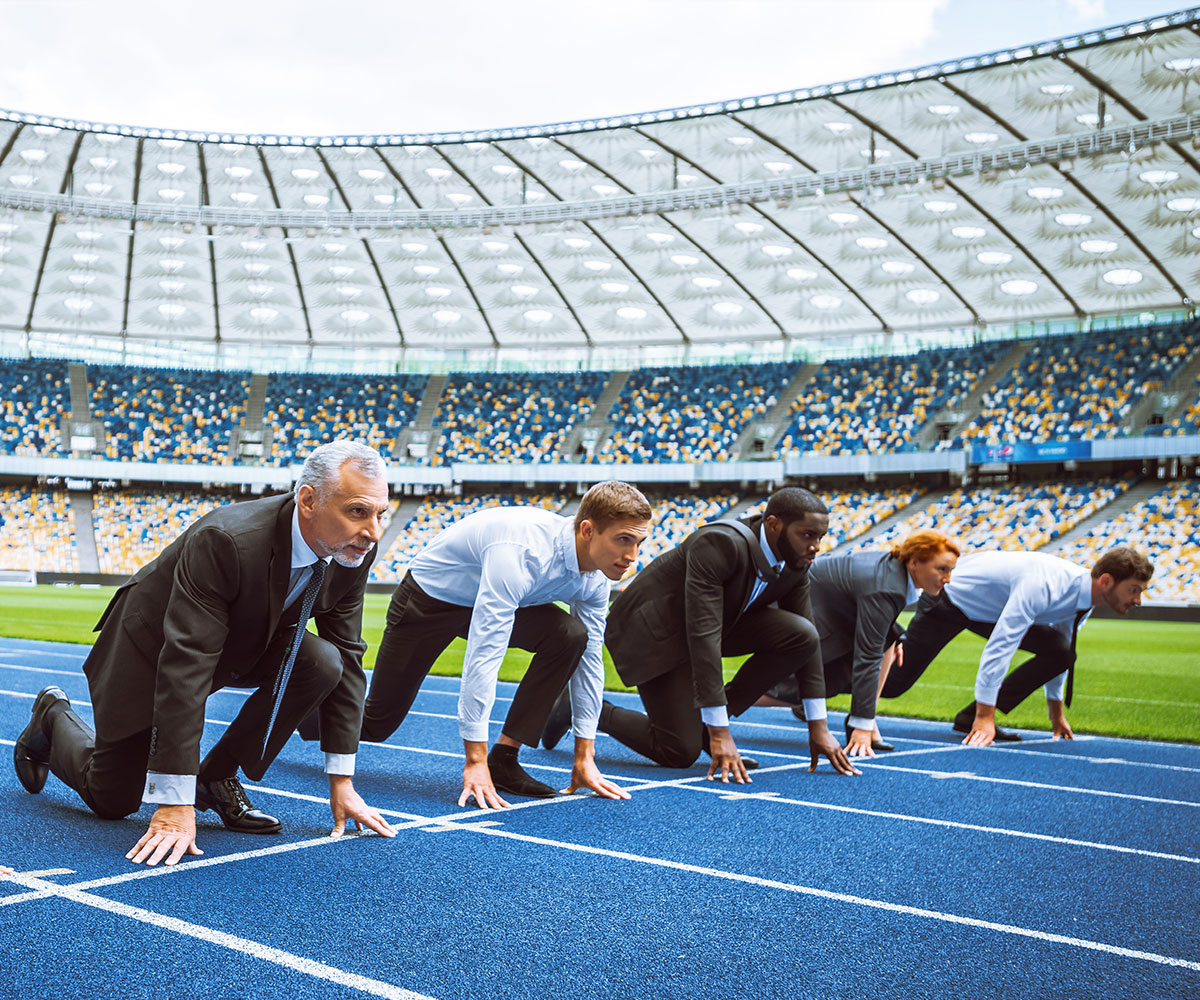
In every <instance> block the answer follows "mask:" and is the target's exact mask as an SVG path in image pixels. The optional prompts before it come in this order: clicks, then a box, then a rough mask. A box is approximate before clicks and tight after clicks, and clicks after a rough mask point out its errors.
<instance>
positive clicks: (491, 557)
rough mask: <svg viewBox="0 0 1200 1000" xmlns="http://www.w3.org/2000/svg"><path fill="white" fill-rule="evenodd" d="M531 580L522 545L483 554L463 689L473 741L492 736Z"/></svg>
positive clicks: (463, 726) (463, 723)
mask: <svg viewBox="0 0 1200 1000" xmlns="http://www.w3.org/2000/svg"><path fill="white" fill-rule="evenodd" d="M529 586H530V581H529V579H528V572H527V571H526V568H525V565H524V562H523V560H522V558H521V550H520V549H519V548H518V547H517V546H516V545H510V544H507V543H504V542H497V543H496V544H494V545H490V546H488V548H487V549H486V551H485V552H484V554H483V565H482V573H481V576H480V579H479V591H478V593H477V595H476V597H475V605H474V608H473V610H472V612H471V627H470V629H469V630H468V631H467V651H466V655H465V656H464V658H463V672H462V689H461V693H460V694H459V698H458V731H459V735H460V736H461V737H462V738H463V739H464V740H468V741H470V742H473V743H486V742H487V740H488V719H489V718H490V716H491V713H492V705H493V703H494V702H495V700H496V680H497V679H498V678H499V676H500V665H501V664H502V663H503V662H504V654H505V652H506V651H507V650H508V640H509V638H510V637H511V635H512V629H513V618H514V617H515V615H516V613H517V608H518V607H519V606H520V602H521V597H522V596H523V594H524V593H525V592H526V591H528V589H529Z"/></svg>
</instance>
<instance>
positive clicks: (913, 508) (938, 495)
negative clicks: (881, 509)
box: [847, 490, 951, 548]
mask: <svg viewBox="0 0 1200 1000" xmlns="http://www.w3.org/2000/svg"><path fill="white" fill-rule="evenodd" d="M950 492H951V491H950V490H932V491H931V492H929V493H922V494H921V495H920V496H919V497H917V498H916V499H915V500H914V501H913V502H912V503H910V504H909V505H908V506H907V507H901V508H900V509H899V510H898V511H896V513H894V514H892V515H890V516H889V517H885V518H884V519H883V520H882V521H876V522H875V523H874V524H873V525H871V527H869V528H868V529H867V530H866V531H864V532H863V533H862V534H861V535H856V536H855V537H854V538H850V539H847V541H849V542H852V543H853V544H854V546H855V547H856V548H858V547H860V546H861V545H862V544H863V543H864V542H868V541H870V540H871V539H872V538H874V537H875V536H876V535H879V534H882V533H883V532H885V531H887V530H888V528H890V527H891V526H892V525H893V524H899V523H900V522H901V521H906V520H908V518H910V517H912V516H913V515H915V514H919V513H921V511H923V510H924V509H925V508H926V507H932V506H933V505H934V504H936V503H940V502H941V501H942V500H944V499H945V498H946V497H947V496H949V495H950Z"/></svg>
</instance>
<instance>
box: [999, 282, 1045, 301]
mask: <svg viewBox="0 0 1200 1000" xmlns="http://www.w3.org/2000/svg"><path fill="white" fill-rule="evenodd" d="M1037 290H1038V283H1037V282H1036V281H1030V280H1029V279H1028V278H1013V279H1011V280H1010V281H1005V282H1002V283H1001V285H1000V291H1002V292H1003V293H1004V294H1005V295H1011V296H1013V297H1014V298H1025V297H1026V296H1029V295H1032V294H1033V293H1034V292H1036V291H1037Z"/></svg>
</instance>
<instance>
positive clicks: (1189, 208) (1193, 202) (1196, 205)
mask: <svg viewBox="0 0 1200 1000" xmlns="http://www.w3.org/2000/svg"><path fill="white" fill-rule="evenodd" d="M1167 208H1169V209H1170V210H1171V211H1172V212H1180V213H1182V214H1185V215H1190V214H1191V213H1192V212H1197V211H1200V198H1172V199H1171V200H1170V201H1168V202H1167Z"/></svg>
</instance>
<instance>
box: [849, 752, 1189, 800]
mask: <svg viewBox="0 0 1200 1000" xmlns="http://www.w3.org/2000/svg"><path fill="white" fill-rule="evenodd" d="M984 749H986V748H984ZM872 766H873V767H874V768H875V769H876V770H880V771H900V772H903V773H904V774H924V775H928V776H929V777H932V778H956V779H960V780H962V781H986V782H989V783H991V784H996V785H1017V786H1019V787H1021V788H1044V789H1046V790H1047V791H1051V792H1076V793H1078V794H1079V795H1099V796H1101V797H1103V798H1110V799H1131V800H1133V801H1134V802H1153V803H1156V804H1158V805H1166V806H1187V807H1188V808H1190V809H1200V802H1188V801H1186V800H1184V799H1160V798H1156V797H1155V796H1153V795H1131V794H1129V793H1128V792H1108V791H1104V790H1103V789H1100V788H1080V787H1078V786H1076V785H1051V784H1047V783H1046V782H1042V781H1020V780H1018V779H1017V778H992V777H989V776H988V775H986V774H973V773H971V772H969V771H963V772H959V773H953V774H948V773H947V772H945V771H926V770H923V769H921V768H917V767H892V766H890V765H889V764H874V765H872Z"/></svg>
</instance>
